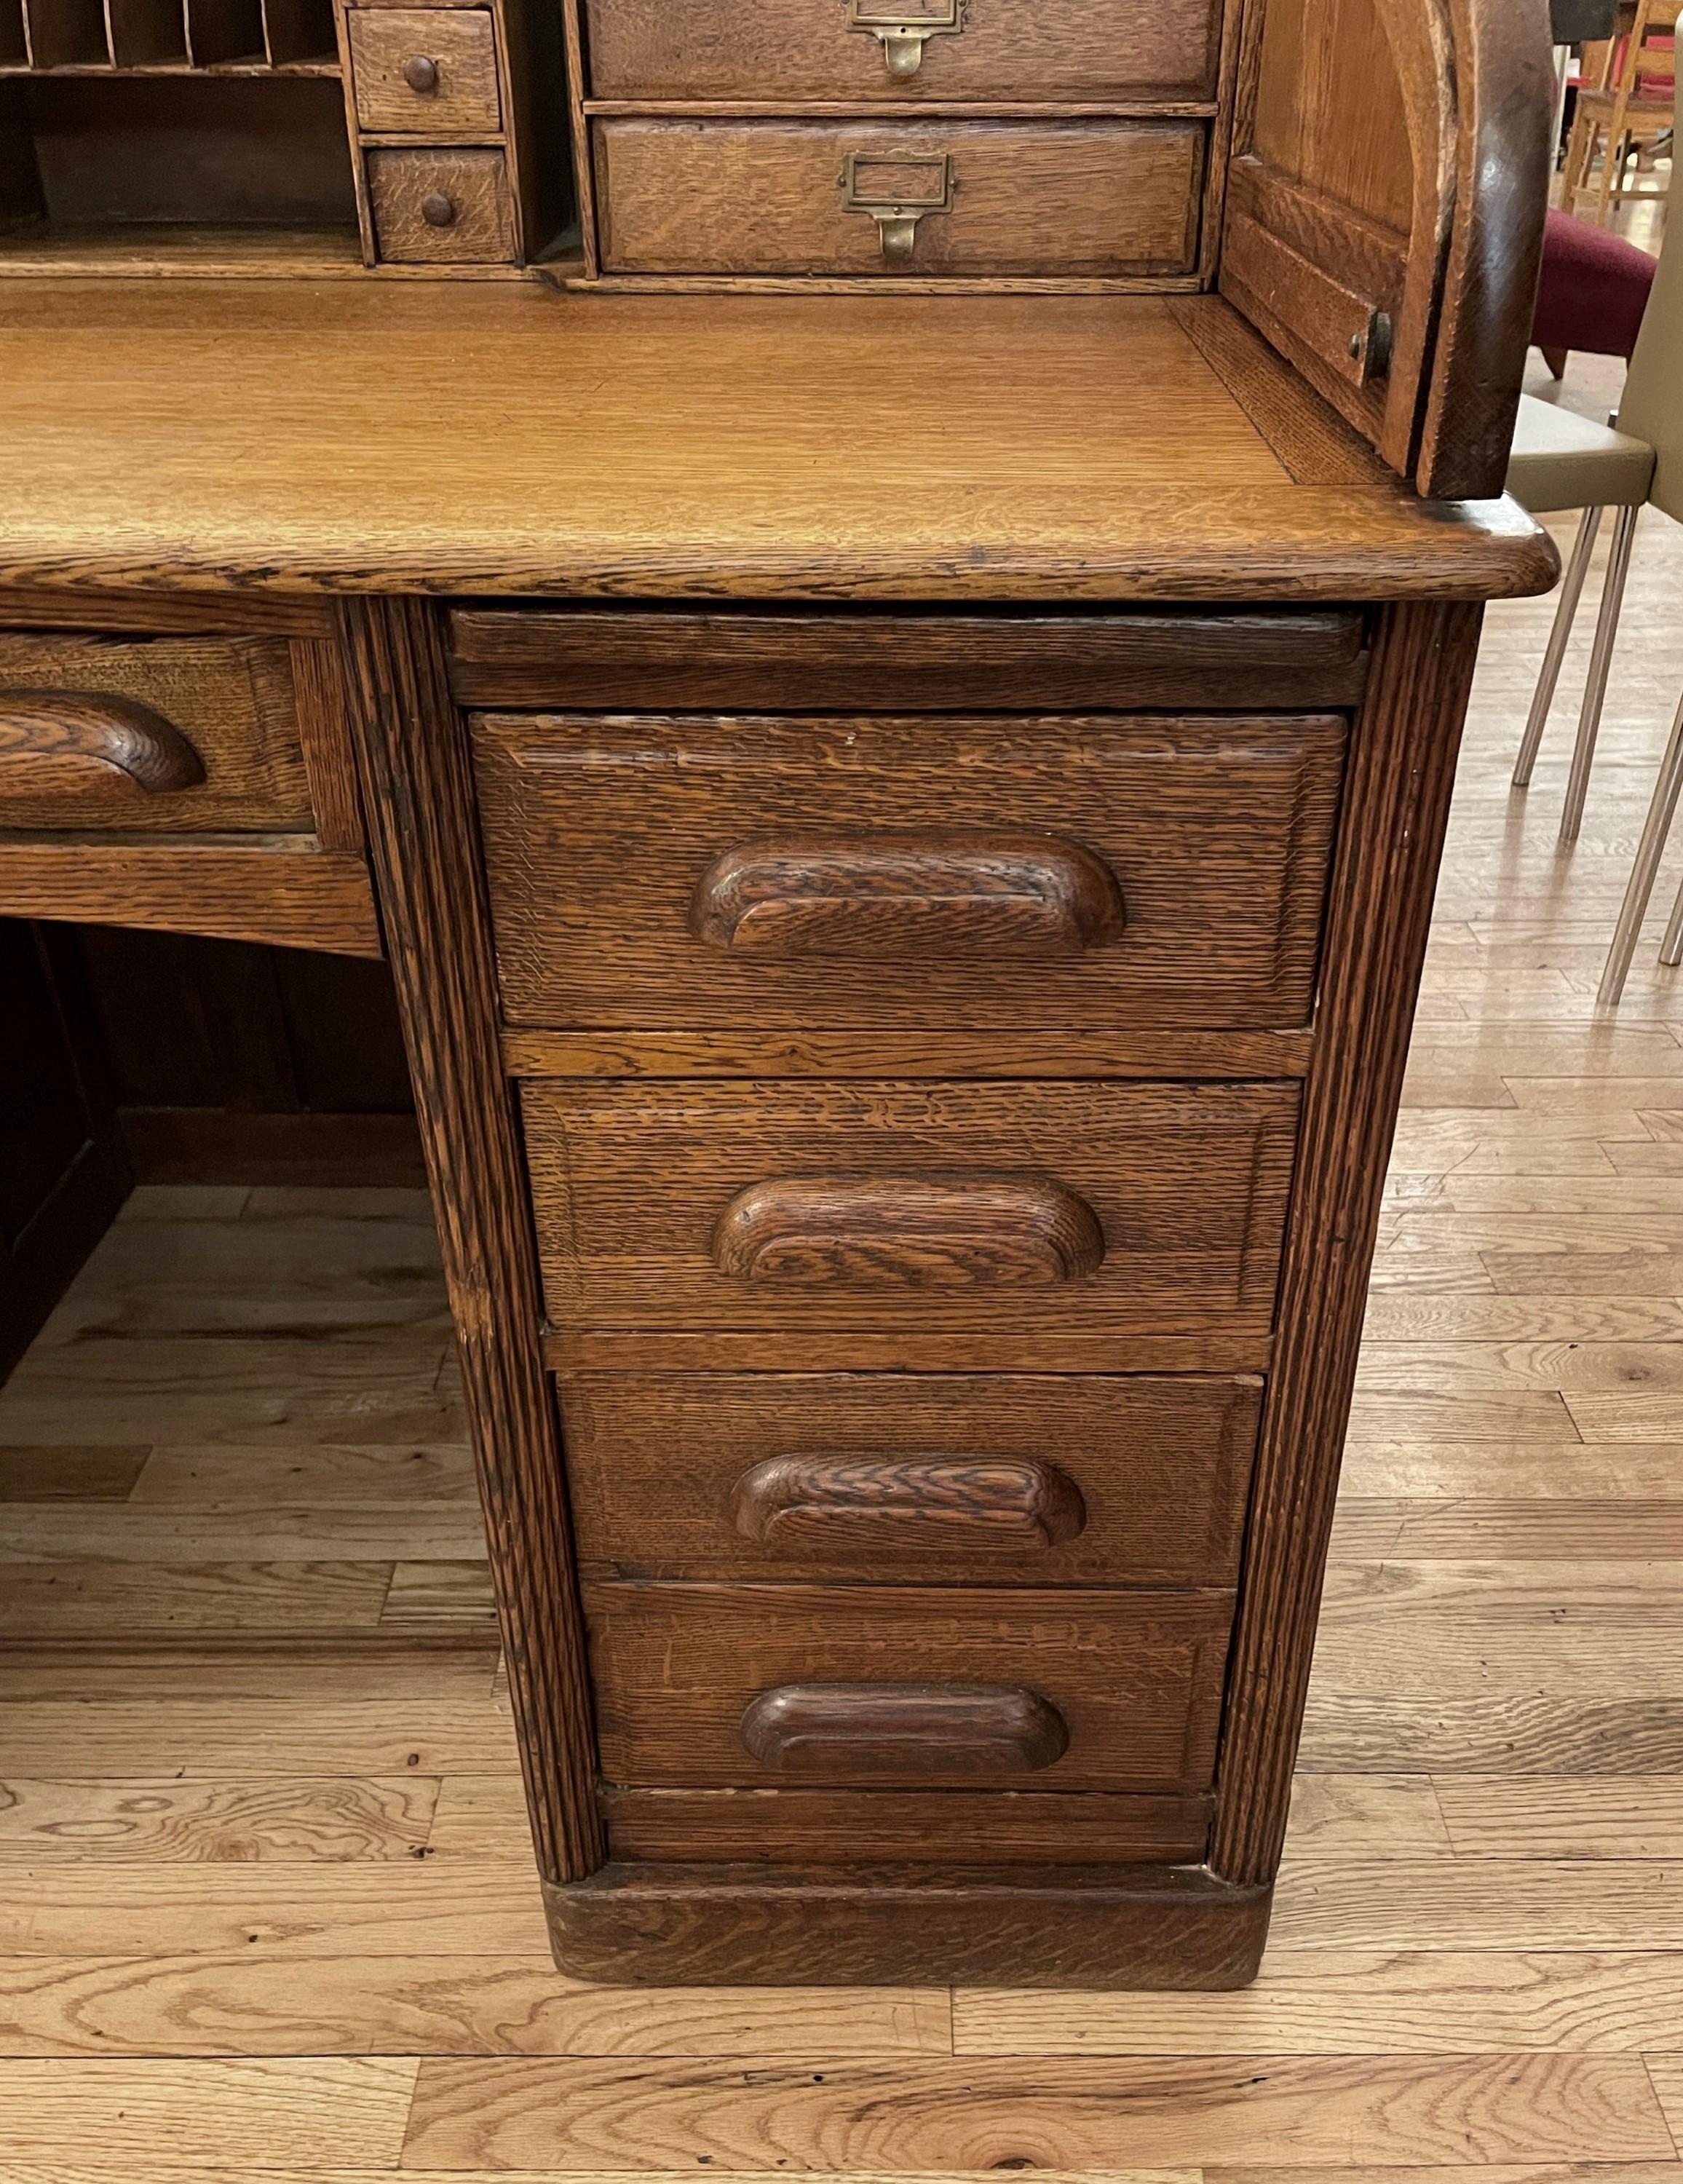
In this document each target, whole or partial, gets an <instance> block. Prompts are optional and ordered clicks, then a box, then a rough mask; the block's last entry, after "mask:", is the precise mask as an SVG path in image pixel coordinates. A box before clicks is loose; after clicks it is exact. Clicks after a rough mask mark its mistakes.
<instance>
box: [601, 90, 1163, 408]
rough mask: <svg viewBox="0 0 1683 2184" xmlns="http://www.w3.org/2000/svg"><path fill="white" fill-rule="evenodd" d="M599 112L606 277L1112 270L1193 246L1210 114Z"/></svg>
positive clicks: (1129, 269) (1156, 268)
mask: <svg viewBox="0 0 1683 2184" xmlns="http://www.w3.org/2000/svg"><path fill="white" fill-rule="evenodd" d="M590 126H591V130H592V132H593V142H594V147H595V165H596V190H597V204H598V208H599V212H598V223H599V232H600V236H601V247H602V267H603V270H604V271H605V272H608V273H676V274H683V273H736V274H767V275H773V276H777V275H789V274H805V273H831V274H843V275H867V274H876V275H883V274H887V275H894V274H900V273H907V274H911V275H914V276H915V275H919V274H937V275H939V274H969V275H991V276H1020V277H1028V278H1034V277H1036V276H1051V277H1055V278H1064V277H1067V276H1082V277H1091V278H1104V277H1109V276H1118V275H1125V274H1127V275H1132V274H1168V273H1189V272H1190V271H1191V270H1193V267H1194V265H1195V261H1196V258H1197V250H1198V214H1199V203H1200V192H1201V186H1202V179H1203V166H1204V125H1203V124H1202V123H1201V122H1186V121H1174V122H1161V121H1066V122H1055V123H1046V122H1030V121H987V122H984V121H946V122H942V123H939V124H935V123H931V122H928V121H920V122H911V121H904V122H897V123H872V122H861V121H793V120H790V121H729V120H648V119H642V118H638V119H627V120H609V121H603V120H596V121H593V122H592V123H591V125H590ZM893 393H894V390H893V389H892V387H885V388H884V389H883V395H884V398H885V399H888V400H891V399H892V398H893Z"/></svg>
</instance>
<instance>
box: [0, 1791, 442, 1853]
mask: <svg viewBox="0 0 1683 2184" xmlns="http://www.w3.org/2000/svg"><path fill="white" fill-rule="evenodd" d="M437 1794H438V1786H437V1782H436V1781H435V1780H431V1779H429V1778H427V1777H426V1776H422V1777H421V1778H420V1779H419V1780H416V1779H414V1778H407V1777H403V1776H386V1777H382V1778H379V1779H372V1780H369V1779H365V1780H354V1779H353V1780H265V1781H262V1782H242V1781H235V1782H193V1783H190V1784H183V1783H181V1782H175V1781H169V1780H163V1781H128V1782H87V1781H78V1780H64V1779H61V1780H56V1781H42V1780H39V1779H36V1780H30V1779H28V1778H25V1777H23V1776H18V1775H12V1776H8V1778H7V1779H6V1780H4V1781H0V1864H6V1865H14V1864H29V1865H32V1864H46V1863H59V1862H61V1861H62V1862H66V1863H69V1862H74V1861H76V1860H80V1859H86V1860H89V1861H92V1862H93V1863H95V1864H104V1863H107V1862H109V1861H113V1860H120V1861H123V1862H125V1863H131V1862H133V1861H136V1860H143V1861H151V1862H163V1861H166V1860H171V1859H179V1860H181V1861H182V1862H184V1863H187V1864H200V1863H203V1862H207V1861H214V1862H217V1863H233V1862H242V1863H254V1862H265V1863H267V1862H276V1863H279V1864H312V1863H315V1862H316V1861H318V1860H329V1859H334V1858H413V1857H415V1855H416V1853H417V1852H418V1851H419V1850H420V1849H421V1847H422V1846H424V1845H425V1843H426V1838H427V1834H428V1831H429V1830H430V1829H431V1826H432V1808H433V1805H434V1802H435V1801H436V1799H437Z"/></svg>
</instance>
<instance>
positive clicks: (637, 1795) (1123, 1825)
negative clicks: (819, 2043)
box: [602, 1786, 1209, 1868]
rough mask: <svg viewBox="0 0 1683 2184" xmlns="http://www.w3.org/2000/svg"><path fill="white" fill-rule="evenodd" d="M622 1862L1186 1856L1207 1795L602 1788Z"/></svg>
mask: <svg viewBox="0 0 1683 2184" xmlns="http://www.w3.org/2000/svg"><path fill="white" fill-rule="evenodd" d="M602 1811H603V1816H604V1818H605V1820H606V1822H607V1826H608V1845H609V1849H610V1853H611V1854H612V1856H613V1858H615V1859H616V1861H618V1862H620V1863H621V1864H625V1863H634V1864H645V1863H649V1862H653V1863H655V1864H709V1865H732V1864H740V1865H789V1866H794V1867H806V1868H811V1867H837V1866H847V1865H858V1864H860V1863H861V1853H862V1852H864V1851H866V1850H868V1852H869V1853H870V1856H871V1858H872V1859H873V1860H875V1861H878V1862H879V1863H881V1864H886V1865H895V1864H899V1865H919V1866H936V1867H939V1866H944V1865H947V1864H950V1863H951V1862H952V1861H953V1859H954V1858H955V1857H960V1858H962V1857H965V1856H967V1855H969V1853H970V1852H971V1851H972V1850H973V1849H974V1847H975V1846H976V1845H977V1844H978V1843H983V1842H985V1844H986V1846H987V1854H988V1858H989V1862H990V1863H991V1864H995V1865H1023V1866H1028V1867H1042V1866H1046V1865H1050V1864H1071V1863H1073V1864H1081V1865H1121V1864H1133V1863H1141V1864H1146V1863H1149V1864H1166V1865H1196V1864H1199V1862H1200V1861H1201V1858H1202V1857H1203V1854H1204V1840H1205V1836H1206V1835H1207V1831H1208V1827H1209V1800H1208V1798H1207V1797H1205V1796H1202V1795H1201V1794H1198V1793H1191V1794H1186V1793H1181V1794H1175V1795H1168V1796H1156V1797H1151V1796H1139V1795H1135V1796H1131V1797H1130V1796H1117V1795H1112V1794H1106V1792H1104V1791H1082V1792H1072V1791H1056V1792H1052V1791H1046V1792H1045V1793H1038V1792H1036V1791H1034V1790H1033V1789H1032V1788H1031V1789H1014V1790H1010V1791H1005V1792H1003V1793H1001V1792H1000V1791H995V1790H978V1791H967V1790H939V1791H917V1790H880V1791H878V1790H860V1789H850V1790H842V1791H836V1790H811V1789H800V1788H798V1787H793V1786H791V1787H789V1788H786V1789H781V1790H621V1789H616V1788H614V1787H612V1786H607V1787H605V1788H604V1790H603V1791H602Z"/></svg>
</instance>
